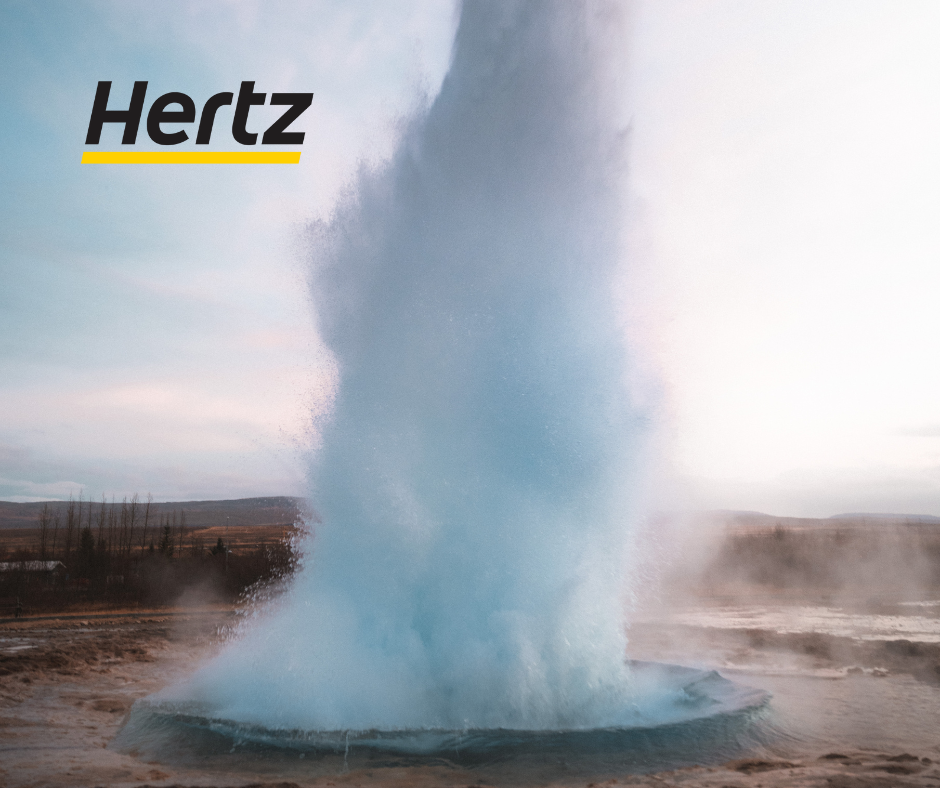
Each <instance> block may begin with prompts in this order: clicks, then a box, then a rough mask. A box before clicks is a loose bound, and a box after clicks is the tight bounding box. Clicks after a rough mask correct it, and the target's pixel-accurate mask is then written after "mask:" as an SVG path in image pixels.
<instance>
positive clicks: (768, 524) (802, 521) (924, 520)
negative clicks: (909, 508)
mask: <svg viewBox="0 0 940 788" xmlns="http://www.w3.org/2000/svg"><path fill="white" fill-rule="evenodd" d="M661 516H662V517H663V518H664V519H665V520H666V521H670V520H678V521H683V520H686V521H690V522H695V523H698V524H700V525H704V526H707V527H711V528H716V527H717V528H728V529H731V530H732V531H737V530H742V531H750V530H754V529H756V530H768V529H773V528H778V527H779V528H785V529H787V530H804V529H810V530H829V531H831V530H835V529H839V530H843V529H847V528H848V529H858V528H860V529H866V528H867V529H885V528H899V527H916V526H928V527H932V526H936V525H940V517H935V516H933V515H929V514H872V513H864V512H859V513H852V514H834V515H832V516H831V517H778V516H776V515H772V514H764V513H763V512H749V511H741V510H734V509H712V510H709V511H702V512H663V513H662V515H661Z"/></svg>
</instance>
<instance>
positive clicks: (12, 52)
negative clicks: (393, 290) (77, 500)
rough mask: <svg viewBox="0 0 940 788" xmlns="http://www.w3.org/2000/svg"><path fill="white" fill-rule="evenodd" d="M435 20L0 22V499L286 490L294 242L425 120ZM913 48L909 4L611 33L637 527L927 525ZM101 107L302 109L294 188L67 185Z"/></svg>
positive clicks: (157, 15) (744, 5)
mask: <svg viewBox="0 0 940 788" xmlns="http://www.w3.org/2000/svg"><path fill="white" fill-rule="evenodd" d="M455 22H456V16H455V6H454V5H453V4H452V3H446V2H440V1H439V0H423V1H422V0H409V1H408V2H395V3H388V2H378V1H377V0H376V1H375V2H357V3H348V2H327V1H326V0H323V1H322V2H304V3H301V2H294V3H276V2H237V1H235V0H232V1H229V2H214V3H213V2H199V3H196V2H192V3H187V2H164V3H159V4H157V3H141V2H114V3H111V2H81V1H79V0H68V1H66V2H43V3H34V2H14V1H11V0H5V2H2V3H0V140H2V144H3V146H4V150H5V155H4V157H3V158H2V160H0V182H2V184H3V188H2V189H0V499H4V500H39V499H46V498H58V497H63V496H68V495H69V494H70V493H73V494H75V493H78V492H79V491H81V492H82V493H83V494H84V495H86V496H91V497H97V496H99V495H101V494H102V493H105V494H108V495H111V494H115V495H118V496H121V495H124V494H132V493H134V492H140V493H146V492H151V493H152V494H153V495H154V497H155V498H156V499H157V500H179V499H192V498H225V497H241V496H249V495H270V494H302V493H303V492H304V481H303V479H304V465H305V454H306V452H307V451H308V447H309V444H310V437H309V429H308V428H309V413H310V410H311V408H312V407H315V406H316V403H317V402H318V401H321V399H322V396H323V388H324V385H325V382H326V381H327V380H328V373H327V371H326V370H325V369H324V365H323V357H322V354H320V353H318V350H317V344H316V339H315V336H314V334H313V330H312V320H311V315H310V313H309V306H308V303H307V299H306V293H305V284H304V282H305V273H304V265H305V264H304V260H303V250H302V248H301V245H300V243H299V240H298V238H299V233H300V229H301V228H302V227H303V225H304V223H306V222H308V221H310V220H312V219H317V218H325V217H328V216H329V214H330V210H331V207H332V205H333V204H334V202H335V200H336V199H337V197H338V195H339V194H340V193H341V192H342V190H343V189H344V188H346V187H348V185H349V184H350V183H351V181H352V179H353V178H354V176H355V172H356V169H357V167H359V166H363V165H369V164H375V163H379V162H381V161H382V160H383V159H384V158H385V157H387V156H388V154H389V152H390V151H391V150H392V149H393V146H394V143H395V137H396V130H397V128H399V124H400V122H401V119H402V118H403V117H405V116H407V114H408V113H409V111H411V110H412V109H413V108H414V107H416V106H418V105H420V103H421V102H422V100H423V97H426V96H429V95H431V96H433V94H434V92H435V91H436V89H437V87H438V86H439V84H440V81H441V79H442V78H443V75H444V73H445V71H446V68H447V61H448V56H449V49H450V42H451V39H452V36H453V31H454V25H455ZM938 40H940V5H937V4H936V3H935V2H915V1H914V0H909V1H908V2H905V3H897V2H893V1H889V0H883V1H879V2H874V1H873V0H829V1H828V2H818V0H815V1H814V2H810V0H805V1H804V0H787V1H786V2H782V1H781V2H775V1H774V0H767V2H762V3H753V2H737V1H736V0H714V1H713V0H694V1H693V0H656V1H655V2H653V0H647V1H646V2H639V3H637V4H636V5H635V13H634V23H633V40H632V41H631V42H630V58H629V60H630V69H629V72H628V73H626V74H624V79H623V89H624V91H625V92H626V93H627V94H628V95H629V106H630V108H631V142H630V145H631V168H632V171H631V174H632V177H631V181H630V183H629V185H628V188H629V189H630V192H631V212H630V215H629V216H625V217H624V222H625V226H627V227H628V228H629V229H630V234H629V236H630V239H631V240H630V245H631V251H630V259H629V260H627V261H626V262H625V265H627V267H628V268H629V269H630V271H631V275H630V278H629V281H630V287H631V288H632V291H631V296H630V298H629V299H628V301H629V303H631V305H632V306H631V309H632V310H633V314H632V316H631V321H632V325H633V329H632V330H633V332H634V341H635V342H637V343H638V346H640V347H641V351H640V352H641V354H642V355H643V357H644V359H645V360H646V361H647V362H648V364H649V368H650V370H651V375H653V376H654V377H655V378H656V380H657V381H658V390H659V391H661V397H662V406H661V409H662V413H663V416H664V419H663V427H664V441H663V453H664V461H663V476H664V478H665V479H666V481H665V482H664V483H663V484H662V504H663V505H664V506H669V507H670V508H684V507H687V506H691V507H723V508H739V509H759V510H763V511H769V512H773V513H778V514H803V515H828V514H833V513H836V512H844V511H905V512H922V513H931V514H940V364H938V358H940V353H938V350H940V347H938V345H940V304H938V298H937V296H938V294H940V221H938V219H940V144H938V140H940V84H938V83H940V49H938V47H937V46H936V41H938ZM100 79H110V80H112V81H113V83H114V93H113V99H114V100H115V101H118V100H124V101H126V100H127V98H128V97H129V95H130V89H131V86H132V83H133V81H134V80H137V79H147V80H149V81H150V87H149V90H148V106H149V103H150V100H152V98H154V97H156V96H158V95H160V94H162V93H165V92H168V91H183V92H185V93H188V94H189V95H190V96H192V97H193V98H194V99H195V100H196V104H197V106H198V105H200V104H201V102H202V101H204V100H205V98H207V97H208V96H210V95H212V94H214V93H217V92H220V91H237V89H238V85H239V83H240V82H241V81H242V80H254V81H255V82H256V90H259V91H261V92H268V93H270V92H275V91H277V92H283V91H299V92H313V93H314V94H315V95H314V102H313V106H312V107H311V108H310V109H309V110H308V111H307V113H306V114H305V115H304V118H303V121H302V124H301V128H302V129H303V130H304V131H306V134H307V136H306V139H305V142H304V145H303V156H302V160H301V164H299V165H283V166H273V165H250V166H249V165H218V166H205V165H203V166H163V167H154V166H144V165H136V166H132V165H81V164H79V161H80V157H81V151H82V150H83V148H84V137H85V131H86V129H87V123H88V116H89V113H90V109H91V103H92V100H93V98H94V93H95V87H96V85H97V82H98V80H100ZM252 117H254V116H252ZM258 117H259V118H260V117H261V116H260V115H259V116H258ZM141 134H142V136H143V135H144V132H143V129H142V131H141ZM109 142H110V143H111V146H112V147H117V143H118V139H117V138H116V136H115V135H114V133H113V131H112V132H111V136H110V137H109V132H108V131H107V130H106V132H105V135H104V136H103V138H102V143H103V144H102V148H103V149H106V148H107V147H108V145H107V144H106V143H109Z"/></svg>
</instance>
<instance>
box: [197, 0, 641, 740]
mask: <svg viewBox="0 0 940 788" xmlns="http://www.w3.org/2000/svg"><path fill="white" fill-rule="evenodd" d="M623 33H624V30H623V19H622V14H621V11H620V10H619V8H618V7H617V6H614V5H611V4H607V3H599V4H598V3H591V4H584V3H574V2H568V0H565V1H564V2H561V1H557V2H504V1H503V0H499V1H498V2H497V1H495V0H494V1H493V2H472V3H468V4H466V5H465V6H464V8H463V11H462V15H461V20H460V25H459V29H458V32H457V36H456V41H455V46H454V54H453V63H452V66H451V69H450V71H449V73H448V75H447V77H446V79H445V80H444V83H443V86H442V88H441V92H440V94H439V95H438V96H437V98H436V99H435V100H434V102H433V104H432V105H431V106H430V108H429V109H428V110H427V111H426V112H425V113H423V115H422V116H421V117H419V118H417V119H415V120H413V121H412V123H411V124H410V126H409V128H408V130H407V131H406V132H405V133H404V135H403V138H402V140H401V144H400V147H399V149H398V152H397V153H396V155H395V156H394V158H393V160H392V161H391V162H390V163H389V164H388V165H387V166H386V167H385V168H384V169H382V170H381V171H380V172H370V173H367V174H365V175H363V176H362V177H361V178H360V180H359V182H358V185H357V188H356V189H355V193H354V195H353V196H351V197H350V198H349V199H347V200H346V201H345V202H344V203H343V204H342V205H341V206H340V207H339V208H338V209H337V211H336V213H335V216H334V217H333V219H332V220H331V221H330V222H329V223H328V224H326V225H324V226H321V227H318V228H316V230H315V232H314V236H315V243H314V245H313V246H314V254H313V257H314V259H313V261H312V265H313V267H314V273H313V276H312V296H313V299H314V302H315V305H316V309H317V313H318V317H319V322H320V328H321V332H322V336H323V338H324V340H325V342H326V344H327V345H328V346H329V348H330V349H331V351H332V353H333V354H334V357H335V359H336V363H337V369H338V374H339V385H338V394H337V398H336V401H335V404H334V408H333V411H332V413H331V414H330V417H329V420H328V424H327V425H326V426H325V427H324V430H323V434H322V446H321V449H320V451H319V453H318V457H317V461H316V465H315V468H314V469H313V471H312V491H311V497H312V500H313V503H314V506H315V507H316V508H317V510H318V511H319V512H320V515H321V517H322V521H323V522H322V525H320V526H318V527H317V529H316V533H315V534H313V535H312V537H311V542H310V544H309V545H308V549H307V554H308V558H307V561H306V566H305V567H304V570H303V572H302V573H301V574H300V576H299V577H298V578H297V579H296V582H295V584H294V587H293V588H292V590H291V591H290V593H289V595H288V597H287V598H286V600H284V601H283V604H282V605H281V607H280V609H279V611H278V612H277V613H276V614H273V615H271V616H270V617H269V618H267V619H265V620H262V621H261V622H260V623H258V624H257V626H255V627H254V628H253V629H251V631H249V632H248V633H247V634H246V635H245V636H244V637H243V638H242V639H240V640H239V641H237V642H236V643H234V644H233V645H231V646H230V647H229V648H228V649H227V650H226V651H224V652H223V653H222V655H221V656H220V657H218V658H217V659H216V660H215V661H214V662H212V663H211V664H209V665H208V666H206V667H204V668H203V669H202V670H201V671H200V672H199V673H198V674H197V675H196V676H195V678H194V679H193V680H192V682H191V684H190V685H189V687H188V688H187V690H186V691H187V692H188V693H189V695H190V697H196V698H198V699H201V700H202V701H204V702H206V703H208V704H209V705H210V706H211V707H212V709H213V710H214V712H213V713H214V714H216V715H219V716H221V717H225V718H227V719H232V720H237V721H243V722H251V723H259V724H263V725H266V726H272V727H285V726H288V727H301V728H305V729H316V730H348V729H354V730H367V729H407V728H447V729H462V728H526V729H546V728H580V727H599V726H610V725H616V724H620V723H623V722H624V721H625V719H626V716H627V715H628V711H627V709H628V708H629V706H630V703H631V701H632V700H634V699H635V697H634V695H633V694H632V693H633V691H634V689H633V688H631V682H630V677H629V672H628V668H627V667H626V665H625V662H624V651H625V646H626V640H625V634H624V627H623V612H624V594H625V588H626V586H625V582H624V571H625V568H626V566H627V562H628V558H629V542H630V535H631V525H630V524H631V522H632V521H633V520H634V519H635V517H636V513H637V500H636V499H637V487H638V483H637V477H638V474H637V466H638V464H639V461H638V457H639V456H640V454H641V442H642V440H641V439H642V433H643V430H642V428H641V423H642V419H641V415H640V414H639V413H638V412H637V410H636V409H635V408H633V407H632V406H631V404H630V402H629V401H628V397H627V395H626V389H625V385H624V380H625V376H626V374H627V372H628V370H629V367H628V364H629V358H628V356H627V353H626V351H625V348H624V342H623V337H622V331H621V328H620V326H621V324H622V321H621V320H620V318H619V316H618V311H617V305H616V302H615V300H614V298H613V296H612V284H613V280H614V278H615V276H616V275H617V274H618V271H619V270H620V268H621V267H622V263H623V260H622V248H621V237H620V235H621V224H622V214H623V204H622V186H623V183H622V181H623V176H624V153H625V151H624V134H623V129H622V128H621V126H620V122H619V118H620V112H621V107H620V104H619V101H620V99H619V96H618V91H619V88H618V84H617V82H616V78H615V76H616V74H617V73H618V72H619V68H620V66H619V63H618V62H617V58H619V57H621V54H620V53H621V52H622V49H623V46H624V40H623ZM629 714H630V715H633V712H629Z"/></svg>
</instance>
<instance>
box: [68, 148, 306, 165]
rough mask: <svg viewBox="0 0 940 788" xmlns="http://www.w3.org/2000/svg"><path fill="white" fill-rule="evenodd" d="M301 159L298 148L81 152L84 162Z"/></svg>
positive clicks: (272, 161) (275, 161) (291, 161)
mask: <svg viewBox="0 0 940 788" xmlns="http://www.w3.org/2000/svg"><path fill="white" fill-rule="evenodd" d="M299 162H300V151H299V150H298V151H283V150H264V151H257V150H250V151H249V150H231V151H222V150H213V151H208V150H206V151H195V150H186V151H183V150H152V151H127V150H122V151H104V150H102V151H98V150H86V151H83V152H82V164H298V163H299Z"/></svg>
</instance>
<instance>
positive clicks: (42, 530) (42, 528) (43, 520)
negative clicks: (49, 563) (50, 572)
mask: <svg viewBox="0 0 940 788" xmlns="http://www.w3.org/2000/svg"><path fill="white" fill-rule="evenodd" d="M50 521H51V517H50V516H49V504H48V503H44V504H43V505H42V511H41V512H40V513H39V560H40V561H45V560H46V558H47V554H46V548H47V546H48V542H49V524H50Z"/></svg>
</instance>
